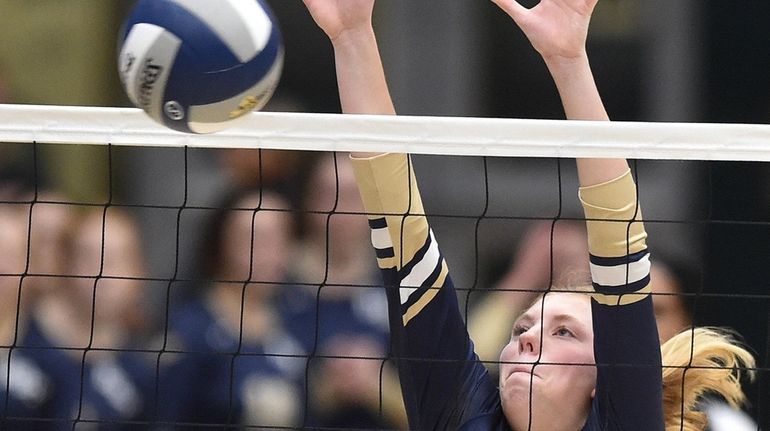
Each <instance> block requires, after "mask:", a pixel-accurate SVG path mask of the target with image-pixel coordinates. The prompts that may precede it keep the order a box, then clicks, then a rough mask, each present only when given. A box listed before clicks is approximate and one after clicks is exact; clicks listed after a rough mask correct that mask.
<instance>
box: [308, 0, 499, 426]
mask: <svg viewBox="0 0 770 431" xmlns="http://www.w3.org/2000/svg"><path fill="white" fill-rule="evenodd" d="M304 1H305V4H306V6H307V7H308V9H309V10H310V12H311V14H312V15H313V17H314V19H315V20H316V23H317V24H318V25H319V26H320V27H321V28H322V29H323V30H324V31H325V32H326V34H327V36H329V39H330V40H331V42H332V44H333V46H334V54H335V58H336V66H337V79H338V85H339V93H340V100H341V102H342V108H343V112H345V113H348V114H379V115H383V114H384V115H392V114H394V113H395V110H394V109H393V103H392V101H391V98H390V94H389V92H388V88H387V84H386V81H385V73H384V71H383V67H382V62H381V60H380V55H379V52H378V48H377V43H376V39H375V36H374V31H373V29H372V11H373V6H374V1H373V0H304ZM372 156H377V157H372ZM353 167H354V170H355V173H356V181H357V183H358V188H359V191H360V193H361V197H362V200H363V203H364V208H365V209H366V212H367V217H368V220H369V225H370V227H371V229H372V235H371V238H372V243H373V245H374V248H375V251H376V256H377V264H378V266H379V267H380V269H381V270H382V275H383V279H384V284H385V287H386V294H387V298H388V313H389V320H390V336H391V346H392V349H391V353H392V357H393V358H394V360H395V362H396V363H397V365H398V369H399V376H400V382H401V387H402V393H403V397H404V403H405V405H406V409H407V415H408V418H409V424H410V429H458V428H460V425H461V424H463V423H465V422H467V421H468V420H470V419H472V418H474V417H477V416H479V415H487V414H491V415H494V412H496V411H498V410H499V398H496V394H497V388H496V386H495V384H494V382H493V381H492V380H491V379H490V378H489V376H488V375H487V373H486V370H485V369H484V367H483V365H481V364H480V363H479V362H478V358H477V357H476V356H475V354H474V353H473V347H472V343H471V342H470V338H469V337H468V334H467V331H466V329H465V323H464V322H463V319H462V315H461V314H460V309H459V306H458V304H457V295H456V292H455V289H454V287H453V285H452V281H451V278H450V277H449V269H448V266H447V264H446V261H445V260H444V257H443V255H442V254H441V252H440V250H439V247H438V243H437V242H436V239H435V237H434V235H433V232H432V231H431V229H430V226H429V224H428V219H427V217H426V216H425V211H424V209H423V206H422V200H421V198H420V192H419V189H418V187H417V181H416V179H415V175H414V168H413V165H412V163H411V159H410V157H409V156H408V155H406V154H385V155H382V154H361V153H359V154H353Z"/></svg>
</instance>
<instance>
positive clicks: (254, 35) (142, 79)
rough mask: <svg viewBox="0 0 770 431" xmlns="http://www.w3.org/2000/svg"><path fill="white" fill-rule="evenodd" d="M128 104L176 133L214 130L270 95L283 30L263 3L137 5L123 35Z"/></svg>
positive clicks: (197, 0)
mask: <svg viewBox="0 0 770 431" xmlns="http://www.w3.org/2000/svg"><path fill="white" fill-rule="evenodd" d="M120 40H121V43H120V48H119V56H118V71H119V74H120V79H121V81H122V83H123V87H124V89H125V91H126V94H127V95H128V97H129V99H130V100H131V102H132V103H133V104H134V105H135V106H136V107H138V108H141V109H143V110H144V111H145V112H146V113H147V114H148V115H149V116H150V117H152V118H153V119H154V120H155V121H157V122H159V123H161V124H163V125H165V126H167V127H170V128H172V129H174V130H179V131H183V132H191V133H211V132H216V131H218V130H222V129H224V128H227V127H229V126H231V125H232V122H233V121H235V120H237V119H238V118H241V117H243V116H244V115H245V114H247V113H249V112H251V111H252V110H254V109H260V108H262V107H263V106H264V105H265V104H266V103H267V101H268V100H269V99H270V97H271V96H272V94H273V92H274V90H275V88H276V86H277V85H278V81H279V79H280V77H281V71H282V68H283V43H282V40H281V33H280V29H279V28H278V25H277V22H276V19H275V17H274V15H273V13H272V11H271V10H270V8H269V6H268V5H267V4H265V3H264V1H263V0H216V1H212V0H140V1H139V2H138V3H137V4H136V6H135V7H134V8H133V10H132V11H131V13H130V14H129V16H128V17H127V18H126V21H125V24H124V25H123V28H122V30H121V34H120Z"/></svg>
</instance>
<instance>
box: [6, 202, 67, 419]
mask: <svg viewBox="0 0 770 431" xmlns="http://www.w3.org/2000/svg"><path fill="white" fill-rule="evenodd" d="M27 233H28V213H26V212H25V211H24V210H23V209H22V208H21V207H15V206H11V205H7V204H6V205H3V206H2V207H0V256H3V258H2V259H0V400H1V401H2V402H3V404H2V406H0V428H2V429H14V430H38V429H40V430H47V429H52V427H51V426H50V424H45V423H40V422H36V421H31V420H25V419H30V418H34V419H37V418H41V417H49V413H50V408H51V402H52V399H53V387H52V383H53V379H54V376H53V375H51V373H50V371H49V370H47V369H45V368H44V367H43V364H42V363H41V361H39V358H40V356H41V355H42V354H44V353H42V352H35V351H28V350H25V349H20V348H18V347H17V346H20V345H21V346H23V345H24V344H25V342H26V341H27V340H28V339H29V338H30V337H34V336H35V334H34V332H35V330H34V328H30V326H29V317H30V316H29V315H28V313H27V312H26V310H25V307H21V308H19V304H20V303H22V302H25V298H24V297H25V294H26V292H25V291H24V289H23V284H22V280H23V277H22V274H24V273H25V272H26V265H27V262H26V259H27ZM20 296H21V297H20ZM9 418H14V419H9Z"/></svg>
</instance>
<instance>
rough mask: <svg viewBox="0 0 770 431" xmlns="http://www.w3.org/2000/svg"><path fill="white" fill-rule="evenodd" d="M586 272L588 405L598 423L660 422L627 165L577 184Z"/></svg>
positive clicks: (643, 264) (656, 349)
mask: <svg viewBox="0 0 770 431" xmlns="http://www.w3.org/2000/svg"><path fill="white" fill-rule="evenodd" d="M580 200H581V202H582V204H583V208H584V211H585V216H586V220H587V221H586V225H587V228H588V245H589V251H590V255H591V256H590V258H591V277H592V279H593V288H594V293H593V295H592V298H593V300H592V313H593V326H594V354H595V359H596V364H597V383H596V398H595V400H594V411H595V412H597V413H598V415H599V418H598V419H599V421H600V423H603V424H608V425H609V426H608V427H607V428H603V429H622V430H640V431H641V430H662V429H663V411H662V405H663V403H662V396H663V395H662V385H663V384H662V368H661V356H660V344H659V339H658V330H657V326H656V323H655V315H654V312H653V307H652V297H651V296H650V257H649V253H648V251H647V245H646V239H647V233H646V232H645V230H644V225H643V223H642V215H641V211H640V208H639V205H638V202H637V194H636V185H635V183H634V180H633V177H632V176H631V173H630V171H628V172H626V173H625V174H623V175H622V176H620V177H618V178H616V179H614V180H612V181H609V182H607V183H603V184H599V185H596V186H591V187H584V188H581V189H580Z"/></svg>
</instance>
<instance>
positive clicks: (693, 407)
mask: <svg viewBox="0 0 770 431" xmlns="http://www.w3.org/2000/svg"><path fill="white" fill-rule="evenodd" d="M661 354H662V357H663V413H664V415H665V418H666V431H679V430H683V431H703V430H705V429H706V425H707V418H706V414H705V413H704V412H702V411H699V402H700V401H702V399H703V397H704V396H709V395H715V396H717V397H721V398H722V399H724V401H725V402H727V403H728V404H729V405H730V406H732V407H733V408H736V409H738V408H740V407H741V406H742V405H744V403H745V402H746V395H745V394H744V393H743V390H742V388H741V378H742V377H743V376H744V375H745V376H747V377H748V378H749V379H750V380H751V379H753V378H754V374H755V372H754V371H753V370H751V369H752V368H754V365H755V361H754V357H753V356H752V355H751V353H749V352H748V351H747V350H746V349H744V348H743V347H741V345H740V343H739V342H738V341H737V340H736V337H735V336H734V335H732V334H731V333H730V332H728V331H726V330H724V329H717V328H709V327H703V328H695V329H688V330H686V331H683V332H681V333H679V334H677V335H676V336H674V337H673V338H671V339H670V340H668V341H667V342H666V343H664V344H663V346H662V348H661Z"/></svg>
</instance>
